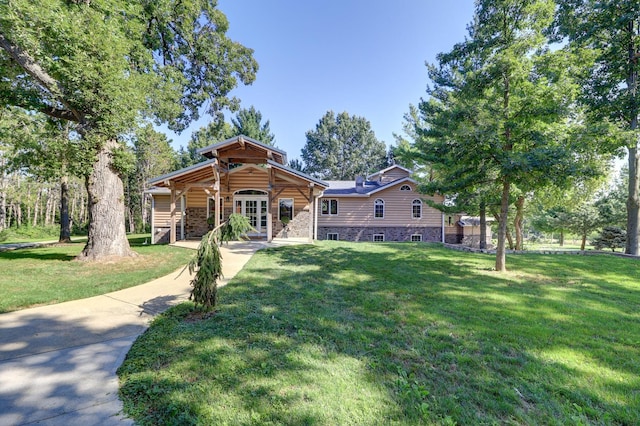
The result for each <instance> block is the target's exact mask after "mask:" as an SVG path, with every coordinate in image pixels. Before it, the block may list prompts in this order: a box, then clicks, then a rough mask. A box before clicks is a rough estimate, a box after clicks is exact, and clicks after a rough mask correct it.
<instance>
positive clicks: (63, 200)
mask: <svg viewBox="0 0 640 426" xmlns="http://www.w3.org/2000/svg"><path fill="white" fill-rule="evenodd" d="M58 242H60V243H70V242H71V221H70V220H69V178H68V177H67V176H63V177H62V179H60V238H59V240H58Z"/></svg>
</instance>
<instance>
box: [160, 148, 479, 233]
mask: <svg viewBox="0 0 640 426" xmlns="http://www.w3.org/2000/svg"><path fill="white" fill-rule="evenodd" d="M198 152H199V153H200V154H202V155H203V156H204V157H206V158H207V160H205V161H203V162H201V163H199V164H195V165H193V166H190V167H187V168H184V169H181V170H177V171H175V172H172V173H168V174H165V175H163V176H159V177H157V178H155V179H152V180H151V181H150V182H149V183H150V184H151V185H152V188H151V189H150V190H149V191H147V193H149V194H150V195H151V196H152V213H151V222H152V237H153V238H152V242H153V243H159V242H169V243H173V242H175V241H177V240H185V239H199V238H201V237H202V236H203V235H204V234H206V233H207V231H209V230H210V229H213V228H215V227H217V226H219V225H220V224H221V223H223V222H224V221H225V220H227V218H228V217H229V215H231V214H232V213H239V214H242V215H244V216H246V217H247V218H249V221H250V223H251V225H252V226H253V231H252V232H251V233H250V234H249V236H250V237H251V238H254V239H262V240H267V241H271V240H272V239H273V238H304V239H308V240H312V239H318V240H343V241H374V242H378V241H379V242H382V241H430V242H446V243H453V244H460V243H463V242H464V241H465V240H468V238H467V234H468V233H469V229H467V228H468V227H465V223H464V222H462V221H461V220H460V217H461V216H460V215H455V216H445V215H443V214H442V213H441V212H440V211H438V210H436V209H434V208H432V207H430V206H429V205H428V204H427V203H426V201H427V200H432V201H434V202H436V203H442V202H443V201H444V199H443V197H442V196H440V195H436V196H425V195H423V194H420V193H419V192H417V183H416V181H415V180H413V179H412V177H411V174H412V173H411V171H410V170H407V169H405V168H403V167H400V166H397V165H394V166H391V167H388V168H386V169H384V170H381V171H379V172H376V173H374V174H372V175H369V176H367V177H366V178H365V177H357V178H356V179H355V180H354V181H328V182H324V181H322V180H319V179H316V178H314V177H311V176H308V175H306V174H304V173H301V172H299V171H297V170H293V169H290V168H289V167H287V166H286V161H287V158H286V153H285V152H284V151H281V150H279V149H277V148H275V147H272V146H268V145H265V144H262V143H261V142H259V141H256V140H253V139H251V138H248V137H246V136H237V137H234V138H231V139H227V140H225V141H223V142H220V143H216V144H213V145H210V146H208V147H206V148H203V149H201V150H199V151H198ZM471 231H472V232H473V231H474V230H473V228H471Z"/></svg>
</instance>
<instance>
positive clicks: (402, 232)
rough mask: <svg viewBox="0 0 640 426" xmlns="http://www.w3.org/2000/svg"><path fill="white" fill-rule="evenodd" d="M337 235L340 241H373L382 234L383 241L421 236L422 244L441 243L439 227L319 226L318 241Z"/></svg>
mask: <svg viewBox="0 0 640 426" xmlns="http://www.w3.org/2000/svg"><path fill="white" fill-rule="evenodd" d="M329 233H337V234H338V238H339V239H340V240H341V241H373V234H384V240H385V241H411V236H412V235H414V234H420V235H422V241H424V242H438V243H439V242H442V228H441V227H429V226H425V227H405V226H388V227H364V226H359V227H338V226H319V227H318V239H319V240H326V239H327V234H329Z"/></svg>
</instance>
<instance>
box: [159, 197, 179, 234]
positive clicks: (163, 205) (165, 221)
mask: <svg viewBox="0 0 640 426" xmlns="http://www.w3.org/2000/svg"><path fill="white" fill-rule="evenodd" d="M153 202H154V205H155V209H154V211H153V224H152V226H153V227H154V228H169V227H170V226H171V195H154V196H153ZM176 209H177V216H176V223H177V224H178V225H179V224H180V200H179V199H178V200H176Z"/></svg>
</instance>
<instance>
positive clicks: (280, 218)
mask: <svg viewBox="0 0 640 426" xmlns="http://www.w3.org/2000/svg"><path fill="white" fill-rule="evenodd" d="M283 200H291V217H290V218H289V220H290V221H291V220H293V217H294V216H295V212H296V210H295V206H296V200H295V199H294V198H293V197H287V198H278V221H279V222H281V221H282V216H280V212H281V210H280V202H281V201H283Z"/></svg>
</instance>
